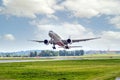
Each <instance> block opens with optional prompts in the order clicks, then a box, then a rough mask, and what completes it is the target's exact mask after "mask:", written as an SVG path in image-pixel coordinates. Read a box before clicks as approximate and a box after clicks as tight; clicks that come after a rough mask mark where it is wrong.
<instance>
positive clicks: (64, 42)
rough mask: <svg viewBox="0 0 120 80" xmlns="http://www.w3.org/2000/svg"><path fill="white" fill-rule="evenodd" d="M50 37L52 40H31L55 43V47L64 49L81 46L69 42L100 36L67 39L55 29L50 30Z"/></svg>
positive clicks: (46, 43)
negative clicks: (54, 30)
mask: <svg viewBox="0 0 120 80" xmlns="http://www.w3.org/2000/svg"><path fill="white" fill-rule="evenodd" d="M48 35H49V37H50V38H51V39H50V40H47V39H45V40H43V41H40V40H31V41H34V42H38V43H44V44H45V45H48V44H52V45H53V47H52V48H53V49H56V47H55V45H58V46H60V48H64V49H70V48H74V47H81V46H69V44H72V43H75V42H81V41H88V40H93V39H99V38H100V37H96V38H88V39H70V38H69V39H67V40H63V39H61V37H60V36H59V35H58V34H56V33H55V32H53V31H49V33H48Z"/></svg>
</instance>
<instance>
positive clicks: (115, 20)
mask: <svg viewBox="0 0 120 80" xmlns="http://www.w3.org/2000/svg"><path fill="white" fill-rule="evenodd" d="M109 21H110V23H111V24H113V25H115V26H116V28H118V29H120V16H116V17H114V18H112V19H110V20H109Z"/></svg>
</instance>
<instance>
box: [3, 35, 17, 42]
mask: <svg viewBox="0 0 120 80" xmlns="http://www.w3.org/2000/svg"><path fill="white" fill-rule="evenodd" d="M3 38H4V39H5V40H10V41H14V40H15V37H14V36H13V35H12V34H5V35H4V36H3Z"/></svg>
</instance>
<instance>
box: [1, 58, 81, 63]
mask: <svg viewBox="0 0 120 80" xmlns="http://www.w3.org/2000/svg"><path fill="white" fill-rule="evenodd" d="M57 60H82V59H81V58H74V57H69V58H68V57H52V58H51V59H50V58H48V57H46V59H40V60H0V63H13V62H35V61H57Z"/></svg>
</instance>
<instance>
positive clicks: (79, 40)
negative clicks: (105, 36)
mask: <svg viewBox="0 0 120 80" xmlns="http://www.w3.org/2000/svg"><path fill="white" fill-rule="evenodd" d="M99 38H100V37H97V38H88V39H76V40H72V42H73V43H74V42H81V41H88V40H93V39H99Z"/></svg>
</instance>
